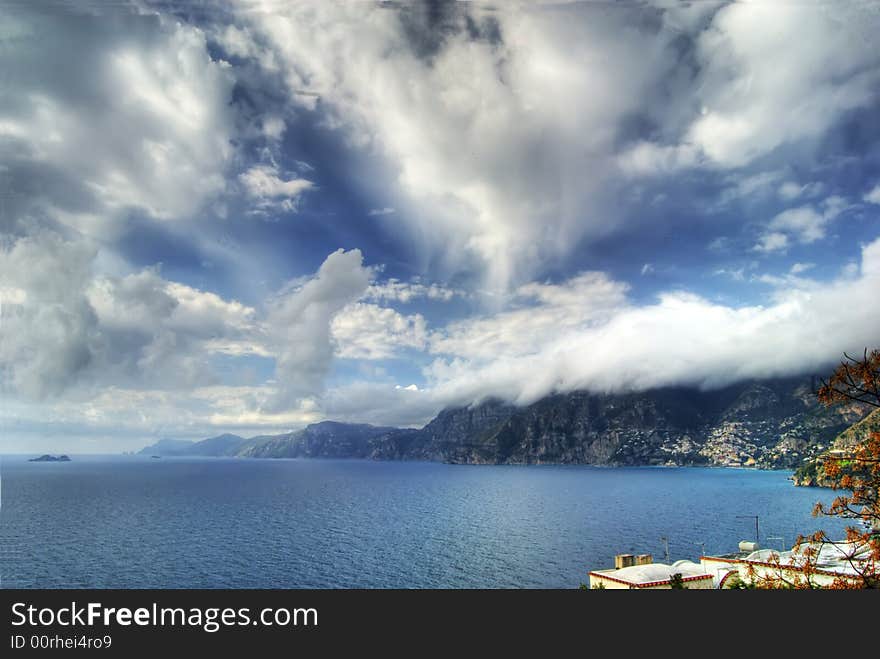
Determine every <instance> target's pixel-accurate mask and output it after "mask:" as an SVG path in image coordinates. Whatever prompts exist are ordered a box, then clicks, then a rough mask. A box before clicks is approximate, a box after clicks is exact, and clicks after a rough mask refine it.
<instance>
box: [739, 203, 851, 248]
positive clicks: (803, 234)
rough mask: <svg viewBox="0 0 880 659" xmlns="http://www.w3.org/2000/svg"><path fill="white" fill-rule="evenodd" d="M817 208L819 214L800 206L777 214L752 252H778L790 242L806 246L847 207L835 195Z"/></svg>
mask: <svg viewBox="0 0 880 659" xmlns="http://www.w3.org/2000/svg"><path fill="white" fill-rule="evenodd" d="M821 205H822V212H819V211H817V210H816V209H815V208H813V207H812V206H800V207H798V208H789V209H788V210H785V211H783V212H781V213H779V215H777V216H776V217H774V218H773V219H772V220H771V221H770V223H769V224H768V225H767V231H766V232H765V233H764V235H762V236H761V238H760V239H759V241H758V243H757V244H756V245H755V247H754V250H755V251H757V252H774V251H780V250H784V249H786V248H788V247H789V245H790V240H791V239H794V240H796V241H797V242H799V243H800V244H802V245H808V244H810V243H814V242H816V241H817V240H821V239H823V238H825V235H826V233H827V226H828V223H829V222H831V221H832V220H834V219H835V218H836V217H837V216H838V215H840V214H841V213H842V212H843V211H844V210H846V208H847V205H848V204H847V203H846V200H844V199H843V198H841V197H836V196H835V197H828V198H827V199H825V200H823V202H822V204H821Z"/></svg>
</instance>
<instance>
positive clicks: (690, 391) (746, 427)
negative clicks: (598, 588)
mask: <svg viewBox="0 0 880 659" xmlns="http://www.w3.org/2000/svg"><path fill="white" fill-rule="evenodd" d="M812 387H813V383H812V382H811V381H810V380H809V378H786V379H776V380H760V381H758V380H755V381H746V382H741V383H738V384H734V385H730V386H728V387H723V388H721V389H716V390H711V391H704V390H700V389H697V388H689V387H663V388H657V389H651V390H647V391H642V392H630V393H613V394H612V393H606V394H601V393H591V392H586V391H575V392H570V393H565V394H553V395H551V396H547V397H545V398H542V399H540V400H538V401H536V402H534V403H532V404H531V405H526V406H519V407H518V406H515V405H512V404H510V403H505V402H503V401H500V400H488V401H485V402H483V403H481V404H479V405H472V406H465V407H458V408H450V409H445V410H443V411H441V412H440V413H439V414H437V416H436V417H435V418H434V419H432V420H431V421H430V422H429V423H428V424H426V425H425V426H424V427H423V428H419V429H406V428H393V427H386V426H373V425H369V424H353V423H344V422H338V421H322V422H319V423H315V424H311V425H309V426H306V427H305V428H303V429H301V430H296V431H293V432H288V433H281V434H278V435H259V436H256V437H251V438H249V439H245V438H242V437H239V436H238V435H231V434H228V433H226V434H223V435H218V436H216V437H212V438H208V439H206V440H202V441H200V442H191V443H190V446H188V447H182V448H181V447H180V446H179V445H177V444H175V445H174V446H173V447H172V449H173V450H172V452H171V453H164V454H165V455H201V456H226V457H231V456H237V457H250V458H322V457H323V458H361V459H373V460H430V461H439V462H448V463H453V464H595V465H634V466H635V465H726V466H757V467H765V468H795V467H797V466H799V465H800V464H802V463H803V461H804V460H806V459H810V458H812V457H815V455H818V454H819V453H820V452H821V451H822V450H824V449H825V448H827V447H828V446H829V445H830V443H831V442H832V441H833V440H834V439H835V437H837V436H838V435H839V434H840V433H841V432H843V431H845V430H846V429H847V428H849V427H850V426H852V424H853V423H856V422H858V421H860V420H861V419H862V418H863V417H864V416H866V415H867V410H865V409H862V408H859V407H858V406H838V407H835V408H825V407H823V406H822V405H820V404H819V403H818V401H817V400H816V397H815V395H814V394H813V388H812ZM163 441H173V440H163ZM160 444H162V442H161V441H160V442H159V443H157V444H154V445H151V446H148V447H145V448H144V449H143V450H142V451H141V453H142V454H163V453H161V450H162V447H161V446H160Z"/></svg>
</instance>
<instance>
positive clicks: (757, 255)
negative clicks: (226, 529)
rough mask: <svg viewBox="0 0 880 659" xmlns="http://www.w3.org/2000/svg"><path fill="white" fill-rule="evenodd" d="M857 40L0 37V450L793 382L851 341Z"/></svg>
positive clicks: (385, 20) (42, 30)
mask: <svg viewBox="0 0 880 659" xmlns="http://www.w3.org/2000/svg"><path fill="white" fill-rule="evenodd" d="M288 4H290V5H291V6H288ZM878 28H880V10H878V8H877V7H875V6H872V5H870V4H864V3H856V2H846V3H834V4H833V5H832V4H827V3H717V4H716V3H712V2H700V3H692V4H691V5H689V6H686V5H684V4H681V3H670V2H660V1H658V2H646V3H640V4H638V5H636V4H635V3H633V4H629V3H621V4H618V5H614V4H606V3H559V4H552V3H548V4H543V3H542V4H519V3H514V2H511V3H504V4H502V5H498V6H494V7H493V6H490V5H483V4H480V3H467V4H453V3H422V4H410V5H394V4H387V3H385V4H371V3H347V4H335V3H329V2H327V3H324V2H322V3H296V4H293V3H279V2H273V1H271V0H266V1H264V2H260V1H258V0H248V1H246V2H244V1H243V2H230V3H228V4H225V5H223V7H222V8H221V7H220V6H219V5H218V6H216V7H214V8H205V7H203V6H202V5H191V4H187V3H182V4H181V3H164V2H158V3H157V2H132V3H130V4H126V3H83V4H78V5H76V6H65V5H60V4H55V3H53V4H50V5H38V6H31V5H29V4H28V3H20V4H18V3H16V4H12V5H5V6H3V7H2V8H0V61H2V66H3V70H4V78H3V83H2V84H3V86H4V87H5V88H6V89H5V93H4V94H2V97H0V156H2V157H0V195H2V197H0V238H2V240H0V304H2V311H0V339H2V342H0V386H2V393H3V400H4V403H3V405H2V406H0V423H2V425H3V436H2V439H0V450H4V451H40V450H66V451H71V452H75V451H77V450H81V451H98V452H100V451H117V450H131V449H136V448H139V447H140V446H142V445H144V444H146V443H149V442H151V441H154V440H155V439H157V438H161V437H179V438H200V437H205V436H209V435H211V434H217V433H219V432H226V431H232V432H237V433H240V434H243V435H249V434H257V433H266V432H281V431H285V430H289V429H294V428H298V427H301V426H303V425H305V424H307V423H310V422H314V421H319V420H321V419H326V418H332V419H340V420H348V421H358V422H362V421H363V422H370V423H378V424H389V425H409V426H419V425H421V424H423V423H424V422H426V421H427V420H429V419H430V418H431V417H432V416H433V415H434V414H436V412H438V411H439V410H440V409H443V408H444V407H446V406H450V405H467V404H472V403H475V402H479V401H481V400H484V399H486V398H488V397H501V398H504V399H506V400H509V401H513V402H516V403H523V404H525V403H529V402H531V401H533V400H536V399H537V398H540V397H541V396H544V395H547V394H550V393H553V392H558V391H570V390H574V389H590V390H595V391H614V390H632V389H645V388H650V387H655V386H663V385H668V384H690V385H695V386H701V387H717V386H722V385H724V384H728V383H730V382H733V381H736V380H740V379H744V378H755V377H757V378H760V377H774V376H782V375H792V374H797V373H803V372H819V373H822V372H825V371H827V369H828V368H829V367H830V366H831V365H833V364H834V363H835V362H836V361H837V360H838V359H839V357H840V356H841V354H842V352H843V351H844V350H857V351H858V350H861V349H863V348H864V347H866V346H869V347H870V346H876V345H877V343H878V338H880V308H878V305H877V304H876V291H877V290H878V288H877V286H878V284H880V222H878V214H880V139H878V137H880V122H878V119H877V117H878V116H880V113H878V94H880V55H878V53H877V50H876V48H874V47H873V39H874V35H875V34H876V33H877V29H878Z"/></svg>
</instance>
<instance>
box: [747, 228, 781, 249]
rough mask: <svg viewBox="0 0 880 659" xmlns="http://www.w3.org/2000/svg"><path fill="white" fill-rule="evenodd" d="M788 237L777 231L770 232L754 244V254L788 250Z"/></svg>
mask: <svg viewBox="0 0 880 659" xmlns="http://www.w3.org/2000/svg"><path fill="white" fill-rule="evenodd" d="M788 245H789V243H788V236H787V235H785V234H784V233H780V232H778V231H771V232H769V233H765V234H764V235H762V236H761V237H760V238H759V239H758V242H757V243H756V244H755V246H754V248H753V250H754V251H756V252H764V253H769V252H779V251H782V250H785V249H788Z"/></svg>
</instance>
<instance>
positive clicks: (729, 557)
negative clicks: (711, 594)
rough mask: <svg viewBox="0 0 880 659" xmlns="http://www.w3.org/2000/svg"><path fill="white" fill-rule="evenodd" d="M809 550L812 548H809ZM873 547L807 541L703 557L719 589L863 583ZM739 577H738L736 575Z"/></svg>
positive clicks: (705, 568) (703, 562)
mask: <svg viewBox="0 0 880 659" xmlns="http://www.w3.org/2000/svg"><path fill="white" fill-rule="evenodd" d="M808 549H809V551H807V550H808ZM870 554H871V548H870V547H869V546H868V545H866V544H854V543H851V542H833V543H830V542H825V543H805V544H803V545H801V546H800V547H796V548H792V549H791V550H789V551H782V552H780V551H776V550H775V549H758V548H755V549H754V550H753V551H740V552H737V553H733V554H721V555H718V556H702V557H701V558H700V564H701V565H702V567H703V570H704V571H705V572H706V573H707V574H710V575H711V576H712V579H713V582H714V584H715V587H716V588H729V587H731V586H732V585H734V584H737V583H745V584H752V585H761V583H762V582H764V583H770V582H771V581H772V582H775V583H783V584H784V583H787V584H790V585H796V584H799V583H800V584H803V583H805V581H806V580H807V577H809V581H810V583H811V584H812V585H813V586H817V587H824V586H831V585H832V584H834V583H835V582H837V583H840V582H845V583H849V584H851V585H854V586H858V585H859V584H861V583H862V577H861V574H862V573H864V572H865V570H867V569H870V566H871V558H870ZM734 577H736V578H734Z"/></svg>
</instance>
